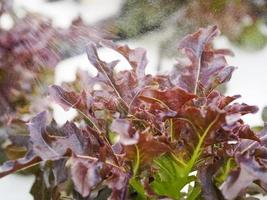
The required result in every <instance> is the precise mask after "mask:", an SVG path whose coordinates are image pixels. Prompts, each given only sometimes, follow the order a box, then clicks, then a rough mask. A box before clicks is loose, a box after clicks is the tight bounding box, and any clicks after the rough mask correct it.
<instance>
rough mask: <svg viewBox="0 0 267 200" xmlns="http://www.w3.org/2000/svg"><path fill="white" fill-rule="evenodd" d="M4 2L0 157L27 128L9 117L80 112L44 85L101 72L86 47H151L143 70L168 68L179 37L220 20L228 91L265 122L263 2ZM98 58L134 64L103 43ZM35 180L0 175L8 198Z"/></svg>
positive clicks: (24, 193) (22, 194)
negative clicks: (55, 100) (52, 98)
mask: <svg viewBox="0 0 267 200" xmlns="http://www.w3.org/2000/svg"><path fill="white" fill-rule="evenodd" d="M0 6H1V10H0V63H1V64H0V119H1V120H0V121H1V122H0V137H1V141H4V142H2V148H4V147H5V150H4V152H3V153H1V162H2V161H3V160H5V158H9V159H10V157H12V156H14V152H16V156H18V152H20V151H21V153H23V149H19V150H18V149H17V148H14V147H13V146H8V148H6V146H7V144H6V142H5V139H6V138H7V137H8V136H7V135H12V134H15V133H16V132H20V133H21V132H25V129H23V128H21V127H19V126H18V125H17V124H15V125H12V126H9V127H7V126H5V123H6V122H7V121H8V120H9V119H10V116H13V115H19V116H21V117H22V118H23V119H25V120H27V119H29V118H31V116H33V115H34V114H35V113H37V112H39V111H40V110H43V109H46V108H48V109H50V110H51V111H53V115H54V118H55V120H56V122H57V123H59V124H63V123H64V122H65V121H66V120H70V119H72V118H73V117H74V116H75V111H74V110H70V111H68V112H64V111H63V110H62V109H61V108H60V107H58V106H56V105H52V106H51V105H50V104H49V100H47V98H45V97H46V88H47V86H48V85H49V84H52V83H56V84H67V83H66V82H73V81H75V79H76V77H78V78H79V76H77V75H76V72H77V71H78V72H79V73H80V72H81V71H80V70H85V71H87V72H88V73H91V74H94V73H96V72H95V69H94V68H93V67H92V66H91V65H90V64H89V62H88V61H87V57H86V54H85V48H86V44H87V43H88V42H90V41H99V40H101V39H102V38H105V39H113V40H114V41H116V42H118V43H125V44H128V45H129V46H130V47H132V48H134V47H143V48H145V49H147V54H148V59H149V64H148V69H147V71H146V72H147V73H152V74H155V73H168V71H170V70H171V68H172V67H173V65H174V64H175V59H176V58H177V57H178V56H179V55H180V54H179V52H178V51H177V43H178V42H179V40H180V39H181V38H182V37H183V36H185V35H186V34H188V33H192V32H194V31H196V30H197V29H198V28H199V27H206V26H208V25H214V24H216V25H217V26H218V27H219V29H220V30H221V33H222V34H221V36H220V37H219V38H217V39H216V40H215V42H214V46H215V47H217V48H229V49H231V50H232V51H233V52H234V54H235V56H234V57H228V58H227V60H228V63H229V65H233V66H236V67H238V68H237V70H236V71H235V72H234V74H233V77H232V80H231V81H230V83H228V84H227V85H226V86H225V87H224V88H223V90H224V92H225V94H226V95H235V94H241V95H242V98H240V99H239V100H238V101H239V102H243V101H244V102H246V103H247V104H251V105H257V106H259V108H260V111H259V112H258V113H257V114H255V115H253V116H247V117H245V118H244V120H245V121H246V122H247V123H248V124H250V125H252V126H255V127H256V126H262V125H263V120H267V109H266V108H264V107H265V106H266V105H267V87H266V86H267V45H266V44H267V1H266V0H14V1H12V0H6V1H4V0H2V1H0ZM100 56H101V58H103V60H106V61H111V60H115V59H120V60H121V62H120V64H119V68H121V69H123V68H127V67H129V66H128V65H127V63H126V62H125V61H124V59H123V58H122V57H121V56H119V55H118V54H116V53H115V52H114V51H112V50H108V49H100ZM54 69H55V73H54ZM11 80H12V81H11ZM22 91H23V92H22ZM27 94H31V95H32V94H34V95H33V97H32V96H31V97H29V95H28V96H27ZM18 127H19V128H18ZM34 182H35V180H34V178H33V176H31V175H27V174H26V175H25V174H24V175H10V176H7V177H5V178H3V179H0V194H1V196H3V197H4V199H5V200H17V199H20V200H31V199H33V197H32V195H31V194H30V193H29V191H30V189H31V186H32V184H33V183H34ZM35 183H36V182H35ZM266 199H267V198H266Z"/></svg>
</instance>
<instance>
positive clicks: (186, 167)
mask: <svg viewBox="0 0 267 200" xmlns="http://www.w3.org/2000/svg"><path fill="white" fill-rule="evenodd" d="M218 34H219V30H218V28H217V27H216V26H212V27H208V28H205V29H204V28H202V29H199V31H197V32H196V33H194V34H191V35H189V36H186V37H185V38H184V39H183V40H182V41H181V43H180V45H179V48H180V49H182V50H183V52H184V53H185V56H186V58H187V60H186V61H185V62H183V61H179V63H178V64H177V66H176V67H175V68H174V69H173V71H172V72H171V73H170V74H169V75H156V76H152V75H148V74H145V69H146V65H147V58H146V52H145V50H144V49H141V48H137V49H130V48H129V47H128V46H124V45H118V44H115V43H113V42H111V41H109V40H100V41H99V42H97V43H96V44H95V43H90V44H89V45H88V48H87V55H88V59H89V61H90V62H91V63H92V64H93V65H94V66H95V68H96V69H97V71H98V73H97V75H96V76H95V77H88V78H87V79H86V80H84V82H83V83H82V84H81V85H83V86H84V87H83V90H82V91H81V92H75V91H68V90H66V89H63V88H61V87H60V86H56V85H53V86H50V88H49V94H50V97H51V99H53V100H54V101H55V102H56V103H58V104H59V105H60V106H62V107H63V108H64V109H65V110H68V109H70V108H74V109H76V110H77V111H78V113H79V114H80V115H81V117H82V119H80V121H77V122H76V124H74V123H72V122H67V123H66V124H65V125H64V126H63V127H61V128H59V127H57V126H56V125H55V124H53V123H51V125H47V114H46V112H42V113H40V114H38V115H37V116H36V117H34V118H33V119H32V120H31V121H30V122H29V123H28V129H29V132H30V142H29V146H28V153H27V154H26V157H25V158H22V159H19V160H17V161H8V162H7V163H6V164H4V165H3V166H2V168H1V172H0V175H1V176H5V175H7V174H9V173H11V172H14V171H17V170H20V169H22V168H25V167H27V166H30V165H33V164H37V163H40V162H41V163H44V162H47V161H53V162H58V161H59V160H62V159H63V160H65V161H67V164H66V165H62V163H61V165H60V163H59V164H55V166H54V167H52V169H54V168H56V166H60V168H61V169H62V171H63V169H66V168H67V169H68V170H67V172H66V177H69V179H71V180H72V182H73V184H74V190H75V191H76V193H77V192H78V193H79V194H80V195H81V196H82V197H83V198H90V199H93V198H97V197H99V196H101V195H103V192H104V193H105V192H106V193H105V194H106V195H107V196H108V197H106V198H109V199H114V200H117V199H127V198H131V197H132V195H134V194H136V195H137V196H138V198H141V199H145V198H148V199H153V198H154V199H161V198H165V197H166V198H174V199H186V198H189V199H198V198H200V197H201V196H202V197H203V198H204V199H210V200H211V199H232V198H235V197H237V196H238V195H239V196H242V195H245V194H246V192H245V193H244V192H243V191H244V190H245V189H246V188H247V187H248V186H250V185H251V184H252V183H253V182H254V183H256V184H258V185H260V186H261V187H263V188H264V189H266V185H267V182H266V180H267V177H266V171H267V164H266V159H267V157H266V155H267V152H266V137H265V136H266V130H264V131H262V132H260V133H258V134H257V133H255V132H254V131H253V130H251V129H250V127H249V126H248V125H247V124H245V123H244V121H243V120H242V119H241V118H242V116H243V115H245V114H249V113H255V112H256V111H257V110H258V108H257V107H256V106H249V105H247V104H239V103H232V102H233V101H234V100H236V99H237V98H238V97H239V96H238V95H236V96H224V95H223V94H221V93H220V92H219V91H217V90H216V88H217V86H219V85H221V84H223V83H225V82H227V81H229V79H230V77H231V74H232V72H233V70H234V67H231V66H228V64H227V62H226V60H225V57H224V56H225V55H229V54H230V52H229V51H228V50H215V49H213V47H212V40H213V39H214V37H215V36H217V35H218ZM99 46H102V47H108V48H111V49H113V50H115V51H117V52H118V53H120V54H121V55H122V56H124V57H125V59H126V60H127V61H128V62H129V64H130V65H131V67H132V69H131V70H124V71H120V72H115V70H114V68H115V66H116V65H117V63H118V61H113V62H110V63H106V62H105V61H103V60H101V59H100V58H99V56H98V53H97V48H98V47H99ZM96 85H98V86H99V87H98V89H97V90H96V89H94V88H95V87H94V86H96ZM229 160H234V165H233V166H231V168H230V169H228V171H226V172H225V171H224V166H225V165H226V164H227V163H228V161H229ZM166 163H167V164H166ZM165 164H166V165H165ZM54 171H56V170H54ZM57 171H58V170H57ZM194 171H195V172H197V175H196V176H195V175H190V173H191V172H194ZM229 171H231V172H230V174H229V176H228V172H229ZM220 173H226V175H225V177H227V178H224V179H223V180H219V178H218V177H219V174H220ZM55 177H57V176H56V175H55ZM62 177H64V176H62ZM176 179H177V180H176ZM190 182H194V183H195V186H194V188H193V189H190V190H189V191H188V193H183V192H182V191H181V190H182V188H183V187H184V186H186V185H187V186H188V183H190ZM168 184H170V185H168ZM220 185H222V190H220V189H219V187H218V186H220ZM51 187H52V186H51ZM53 187H54V186H53ZM130 188H131V189H130ZM75 191H74V192H73V195H74V194H76V193H75ZM198 191H199V192H198ZM242 192H243V193H242ZM99 198H100V197H99Z"/></svg>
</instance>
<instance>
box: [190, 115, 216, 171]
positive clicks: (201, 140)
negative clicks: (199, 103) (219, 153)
mask: <svg viewBox="0 0 267 200" xmlns="http://www.w3.org/2000/svg"><path fill="white" fill-rule="evenodd" d="M218 119H219V115H217V116H216V118H215V119H214V120H213V121H212V122H211V123H210V124H209V126H208V127H207V128H206V130H205V131H204V133H203V135H202V136H201V137H200V139H199V142H198V144H197V146H196V149H195V151H194V153H193V155H192V157H191V159H190V160H189V163H188V168H187V173H188V174H189V173H190V172H191V170H192V168H193V166H194V164H195V162H196V160H197V159H198V157H199V156H200V154H201V152H202V149H201V147H202V144H203V142H204V140H205V138H206V136H207V135H208V133H209V131H210V129H211V128H212V126H213V125H214V124H215V123H216V122H217V120H218Z"/></svg>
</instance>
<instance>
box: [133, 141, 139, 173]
mask: <svg viewBox="0 0 267 200" xmlns="http://www.w3.org/2000/svg"><path fill="white" fill-rule="evenodd" d="M134 146H135V149H136V160H135V163H134V168H133V177H136V174H137V172H138V169H139V165H140V151H139V149H138V146H137V145H136V144H135V145H134Z"/></svg>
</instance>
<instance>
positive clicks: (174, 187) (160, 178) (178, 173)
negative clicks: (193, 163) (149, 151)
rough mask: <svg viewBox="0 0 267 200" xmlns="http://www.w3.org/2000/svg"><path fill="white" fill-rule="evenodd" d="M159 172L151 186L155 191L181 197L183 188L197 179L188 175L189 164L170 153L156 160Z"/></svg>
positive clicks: (168, 195) (174, 197)
mask: <svg viewBox="0 0 267 200" xmlns="http://www.w3.org/2000/svg"><path fill="white" fill-rule="evenodd" d="M154 163H155V165H156V167H157V168H158V173H157V174H156V176H155V177H154V181H153V182H152V183H151V186H152V188H153V190H154V191H155V193H157V194H158V195H163V196H167V197H171V198H173V199H180V197H181V190H182V189H183V188H184V187H185V186H186V185H187V184H188V183H190V182H192V181H194V180H195V177H194V176H188V174H186V172H187V166H186V165H181V163H178V162H177V161H176V159H174V158H173V157H172V156H170V155H164V156H161V157H160V158H158V159H156V160H155V161H154Z"/></svg>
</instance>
